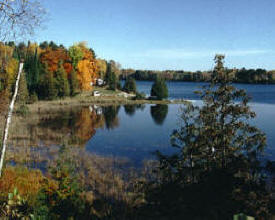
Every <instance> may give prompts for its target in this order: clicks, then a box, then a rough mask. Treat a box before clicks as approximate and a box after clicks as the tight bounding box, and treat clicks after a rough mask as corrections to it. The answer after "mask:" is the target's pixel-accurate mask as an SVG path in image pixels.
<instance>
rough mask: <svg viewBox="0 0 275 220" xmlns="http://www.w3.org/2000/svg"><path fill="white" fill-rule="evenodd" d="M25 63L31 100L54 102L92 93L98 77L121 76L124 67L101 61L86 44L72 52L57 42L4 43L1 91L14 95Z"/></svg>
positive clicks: (0, 46) (1, 45)
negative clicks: (83, 92)
mask: <svg viewBox="0 0 275 220" xmlns="http://www.w3.org/2000/svg"><path fill="white" fill-rule="evenodd" d="M20 61H23V62H24V77H23V80H22V81H24V82H22V83H23V84H26V85H25V86H23V87H25V88H26V91H25V92H26V93H28V95H29V97H30V101H32V102H33V101H35V100H38V99H39V100H54V99H56V98H63V97H66V96H74V95H75V94H77V93H80V92H82V91H90V90H92V85H94V84H95V82H96V79H97V78H102V79H105V78H106V73H107V67H108V66H109V72H110V71H111V72H112V73H113V74H116V75H119V69H120V65H119V63H116V62H115V61H113V60H111V61H108V62H107V61H106V60H103V59H97V58H96V55H95V52H94V50H93V49H91V48H88V46H87V43H86V42H79V43H76V44H74V45H72V46H70V47H69V48H68V49H66V48H65V47H64V46H63V45H57V44H56V43H54V42H52V41H51V42H43V43H41V44H39V45H38V44H36V43H31V42H28V43H27V45H26V44H25V43H19V44H15V43H14V42H5V43H1V42H0V92H2V93H4V92H6V93H7V94H10V93H11V91H12V89H13V86H14V83H15V79H16V75H17V71H18V66H19V62H20Z"/></svg>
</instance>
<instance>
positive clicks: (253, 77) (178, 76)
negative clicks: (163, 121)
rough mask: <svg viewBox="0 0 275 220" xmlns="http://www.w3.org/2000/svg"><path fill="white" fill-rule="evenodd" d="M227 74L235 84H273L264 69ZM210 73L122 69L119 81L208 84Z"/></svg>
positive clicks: (270, 73)
mask: <svg viewBox="0 0 275 220" xmlns="http://www.w3.org/2000/svg"><path fill="white" fill-rule="evenodd" d="M226 71H227V72H228V73H233V75H234V76H233V82H235V83H261V84H274V83H275V71H274V70H271V71H267V70H265V69H246V68H241V69H226ZM211 74H212V71H196V72H191V71H184V70H164V71H158V70H134V69H122V70H121V79H126V78H127V77H129V76H130V77H133V78H135V79H136V80H149V81H154V80H155V79H156V78H157V77H158V76H160V77H162V78H164V79H165V80H170V81H184V82H208V81H210V79H211Z"/></svg>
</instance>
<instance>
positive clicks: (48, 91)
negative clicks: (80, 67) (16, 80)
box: [38, 63, 58, 100]
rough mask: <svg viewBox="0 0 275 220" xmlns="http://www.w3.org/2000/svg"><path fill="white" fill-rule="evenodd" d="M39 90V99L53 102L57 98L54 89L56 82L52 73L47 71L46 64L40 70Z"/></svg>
mask: <svg viewBox="0 0 275 220" xmlns="http://www.w3.org/2000/svg"><path fill="white" fill-rule="evenodd" d="M39 88H40V89H39V92H38V97H39V99H48V100H54V99H56V98H57V96H58V91H57V89H56V80H55V78H54V74H53V72H52V71H49V69H48V64H47V63H46V64H45V65H44V66H42V68H41V77H40V80H39Z"/></svg>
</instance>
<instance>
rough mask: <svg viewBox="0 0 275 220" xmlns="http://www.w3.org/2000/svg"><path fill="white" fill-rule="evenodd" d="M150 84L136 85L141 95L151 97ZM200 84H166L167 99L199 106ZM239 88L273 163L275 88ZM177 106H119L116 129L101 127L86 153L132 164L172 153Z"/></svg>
mask: <svg viewBox="0 0 275 220" xmlns="http://www.w3.org/2000/svg"><path fill="white" fill-rule="evenodd" d="M151 85H152V82H144V81H139V82H137V87H138V90H139V91H140V92H144V93H146V94H149V93H150V89H151ZM202 85H204V84H203V83H188V82H169V83H168V89H169V94H170V96H169V98H170V99H178V98H184V99H189V100H195V103H198V104H199V103H200V100H199V97H198V96H197V95H196V94H194V91H195V90H198V89H199V87H200V86H202ZM235 86H236V87H238V88H242V89H246V90H247V92H248V94H249V95H250V96H252V97H253V99H252V102H251V107H252V109H253V110H254V111H255V112H256V113H257V118H256V119H255V120H254V121H252V123H254V124H255V125H257V126H258V127H259V128H261V129H262V130H263V131H264V132H265V133H266V134H267V140H268V141H267V142H268V147H267V150H266V157H267V158H268V159H273V160H274V159H275V156H274V155H275V150H274V149H275V148H274V147H273V143H275V85H248V84H237V85H235ZM179 107H180V105H169V106H162V107H161V106H154V105H145V106H143V107H142V108H134V107H132V109H129V107H127V106H126V107H123V106H121V107H120V108H119V109H118V111H117V112H116V113H117V116H116V126H113V127H111V128H110V127H109V128H108V127H106V126H104V127H102V128H98V129H97V130H96V133H95V135H94V136H93V137H92V138H91V139H90V140H89V141H88V142H87V144H86V149H87V150H88V151H90V152H94V153H97V154H100V155H112V156H117V157H126V158H129V159H130V160H131V161H133V162H134V163H135V164H140V163H141V162H142V161H143V160H144V159H149V158H153V157H154V156H153V154H152V153H153V152H155V151H156V150H160V151H162V152H163V153H172V152H174V151H175V149H173V148H172V147H171V145H170V135H171V133H172V131H173V129H175V128H177V125H178V116H179Z"/></svg>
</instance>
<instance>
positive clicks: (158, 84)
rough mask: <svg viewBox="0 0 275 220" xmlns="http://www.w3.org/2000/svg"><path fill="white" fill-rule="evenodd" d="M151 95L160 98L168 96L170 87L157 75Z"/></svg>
mask: <svg viewBox="0 0 275 220" xmlns="http://www.w3.org/2000/svg"><path fill="white" fill-rule="evenodd" d="M151 96H154V97H156V98H157V99H158V100H162V99H166V98H167V97H168V88H167V85H166V83H165V80H164V79H162V78H160V77H157V78H156V81H155V82H154V84H153V85H152V89H151Z"/></svg>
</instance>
